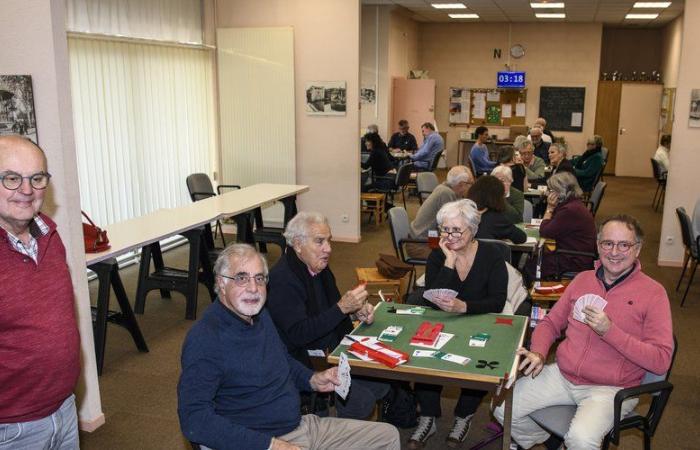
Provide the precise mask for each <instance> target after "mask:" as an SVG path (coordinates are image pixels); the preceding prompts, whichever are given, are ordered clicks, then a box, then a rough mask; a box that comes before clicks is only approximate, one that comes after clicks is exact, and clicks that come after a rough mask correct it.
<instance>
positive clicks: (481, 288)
mask: <svg viewBox="0 0 700 450" xmlns="http://www.w3.org/2000/svg"><path fill="white" fill-rule="evenodd" d="M477 183H478V181H477ZM480 216H481V215H480V214H479V211H478V210H477V208H476V205H475V204H474V202H472V201H471V200H458V201H456V202H451V203H448V204H446V205H444V206H443V207H442V208H440V211H439V212H438V214H437V221H438V224H439V226H440V248H439V249H435V250H433V252H432V253H431V254H430V257H429V258H428V265H427V267H426V272H425V276H426V278H425V287H426V289H453V290H455V291H457V297H438V298H437V299H436V302H435V303H433V302H428V301H426V300H423V299H422V298H421V304H423V305H426V306H431V307H433V308H435V309H437V308H439V309H441V310H443V311H446V312H449V313H453V314H485V313H496V312H501V310H502V309H503V306H504V305H505V303H506V291H507V286H508V272H507V269H506V263H505V260H504V259H503V256H502V253H501V252H500V251H499V250H498V248H497V247H496V244H495V243H492V242H479V241H477V240H475V239H474V237H475V236H476V235H477V229H478V228H479V220H480ZM415 392H416V398H417V400H418V406H419V408H420V417H419V418H418V426H417V427H416V429H415V431H414V432H413V434H412V435H411V438H410V440H409V441H408V448H411V449H415V448H422V447H423V446H424V445H425V443H426V441H427V440H428V438H430V437H431V436H432V435H433V434H435V432H436V431H437V427H436V424H437V418H438V417H440V415H441V410H440V393H441V392H442V386H441V385H430V384H423V383H416V386H415ZM485 394H486V392H484V391H478V390H474V389H462V390H461V394H460V396H459V400H458V401H457V405H456V406H455V410H454V415H455V421H454V425H453V426H452V430H451V431H450V433H449V435H448V436H447V444H448V445H449V446H457V445H459V443H461V442H464V441H465V439H466V438H467V433H468V432H469V426H470V424H471V420H472V417H474V413H475V412H476V409H477V408H478V407H479V403H481V399H482V398H483V397H484V395H485ZM436 448H437V447H436Z"/></svg>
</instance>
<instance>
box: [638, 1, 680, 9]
mask: <svg viewBox="0 0 700 450" xmlns="http://www.w3.org/2000/svg"><path fill="white" fill-rule="evenodd" d="M669 6H671V2H636V3H635V4H634V6H633V8H668V7H669Z"/></svg>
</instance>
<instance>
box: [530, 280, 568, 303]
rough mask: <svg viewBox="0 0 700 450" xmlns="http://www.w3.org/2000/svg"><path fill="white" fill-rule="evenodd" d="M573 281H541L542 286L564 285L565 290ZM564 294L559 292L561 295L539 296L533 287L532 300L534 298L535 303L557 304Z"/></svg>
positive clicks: (531, 291)
mask: <svg viewBox="0 0 700 450" xmlns="http://www.w3.org/2000/svg"><path fill="white" fill-rule="evenodd" d="M570 282H571V280H562V281H540V285H541V286H556V285H558V284H563V285H564V288H565V289H566V287H567V286H568V285H569V283H570ZM563 294H564V292H563V291H562V292H559V293H552V294H539V293H537V292H536V291H535V287H534V286H533V287H532V288H531V289H530V298H532V302H533V303H556V301H557V300H559V298H561V296H562V295H563Z"/></svg>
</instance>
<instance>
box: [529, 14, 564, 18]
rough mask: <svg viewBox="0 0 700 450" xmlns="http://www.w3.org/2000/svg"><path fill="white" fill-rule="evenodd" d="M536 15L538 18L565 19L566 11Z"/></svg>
mask: <svg viewBox="0 0 700 450" xmlns="http://www.w3.org/2000/svg"><path fill="white" fill-rule="evenodd" d="M535 17H537V18H538V19H565V18H566V14H565V13H537V14H535Z"/></svg>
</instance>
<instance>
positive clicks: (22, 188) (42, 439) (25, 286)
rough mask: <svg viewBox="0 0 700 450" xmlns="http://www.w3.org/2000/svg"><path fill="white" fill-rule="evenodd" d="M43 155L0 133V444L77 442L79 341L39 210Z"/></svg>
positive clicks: (55, 247)
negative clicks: (76, 394) (76, 390)
mask: <svg viewBox="0 0 700 450" xmlns="http://www.w3.org/2000/svg"><path fill="white" fill-rule="evenodd" d="M50 179H51V175H50V174H49V173H48V171H47V167H46V157H45V156H44V152H43V151H42V150H41V149H40V148H39V147H37V146H36V145H35V144H34V143H33V142H31V141H30V140H28V139H25V138H23V137H20V136H5V137H0V287H1V288H0V448H7V447H5V446H3V444H6V443H7V444H9V446H10V447H9V448H12V449H18V450H23V449H36V448H51V449H60V450H69V449H70V450H72V449H77V448H78V447H79V443H78V419H77V415H76V408H75V395H74V394H73V390H74V389H75V385H76V383H77V381H78V375H79V373H80V341H79V336H78V327H77V323H76V319H75V312H74V308H75V305H74V300H73V284H72V282H71V278H70V272H69V271H68V264H67V263H66V249H65V247H64V246H63V243H62V242H61V237H60V236H59V235H58V231H57V230H56V224H55V223H54V222H53V221H52V220H51V219H50V218H49V217H48V216H46V215H45V214H43V213H41V212H40V210H41V207H42V205H43V203H44V196H45V195H46V188H47V187H48V185H49V180H50Z"/></svg>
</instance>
